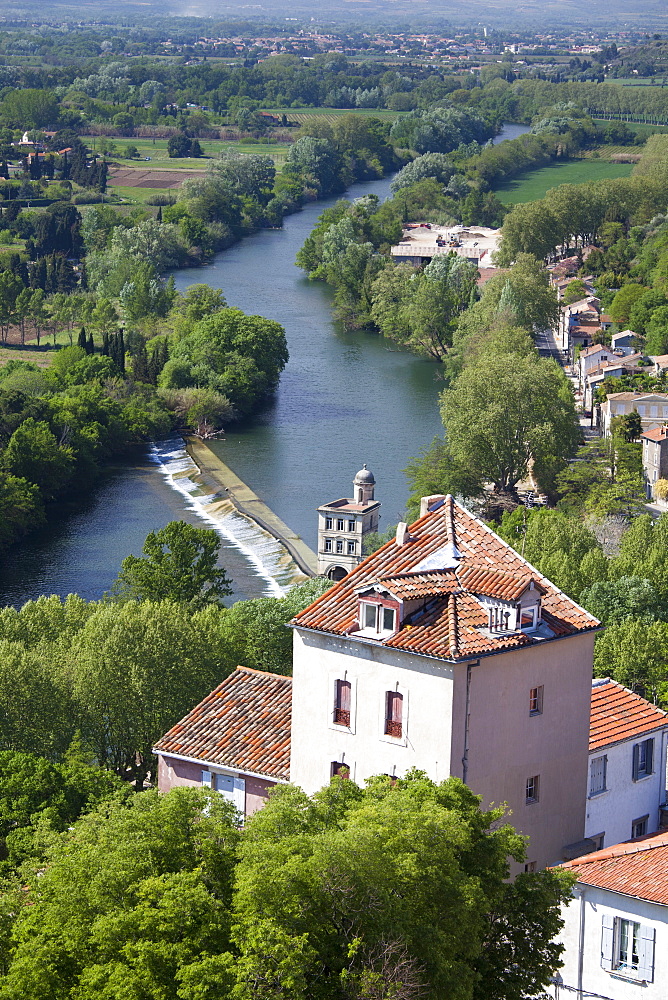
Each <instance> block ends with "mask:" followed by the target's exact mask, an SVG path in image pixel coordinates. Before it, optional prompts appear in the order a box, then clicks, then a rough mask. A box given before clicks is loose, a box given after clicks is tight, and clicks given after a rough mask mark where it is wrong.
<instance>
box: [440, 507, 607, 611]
mask: <svg viewBox="0 0 668 1000" xmlns="http://www.w3.org/2000/svg"><path fill="white" fill-rule="evenodd" d="M452 502H453V503H455V504H457V506H458V507H459V508H460V509H461V510H462V511H464V513H465V514H467V515H468V516H469V517H470V518H471V519H472V520H474V521H476V522H477V523H478V524H479V525H480V526H481V527H482V528H484V529H485V531H486V532H487V534H488V535H492V537H493V538H498V540H499V541H500V542H502V544H503V545H506V546H507V547H508V548H509V549H511V551H512V552H514V553H515V555H516V556H517V558H518V559H520V560H521V561H522V562H523V563H524V565H525V566H528V567H529V568H530V569H531V571H532V572H533V573H536V575H537V576H538V579H539V580H546V581H547V583H548V584H549V586H550V587H552V589H553V590H554V591H556V593H557V594H560V595H561V597H563V598H565V600H567V601H570V602H571V604H574V605H575V607H576V608H577V609H578V611H582V613H583V614H585V615H586V616H587V618H589V619H591V621H592V622H596V624H597V625H599V626H600V624H601V623H600V621H599V620H598V618H595V617H594V615H592V614H591V613H590V612H589V611H587V609H586V608H583V607H582V605H581V604H578V602H577V601H575V600H573V598H572V597H569V596H568V594H565V593H564V591H563V590H561V588H560V587H557V585H556V583H553V582H552V580H548V578H547V577H546V576H545V574H544V573H541V572H540V570H538V569H536V567H535V566H534V565H533V564H532V563H530V562H529V560H528V559H525V558H524V556H522V555H520V553H519V552H518V551H517V549H514V548H513V547H512V545H511V544H510V542H507V541H506V540H505V538H501V535H497V533H496V532H495V531H492V529H491V528H490V527H489V525H488V524H485V522H484V521H483V520H481V518H479V517H477V515H476V514H472V513H471V511H469V510H467V509H466V507H464V506H463V505H462V504H460V503H459V502H458V501H457V500H455V499H454V498H452Z"/></svg>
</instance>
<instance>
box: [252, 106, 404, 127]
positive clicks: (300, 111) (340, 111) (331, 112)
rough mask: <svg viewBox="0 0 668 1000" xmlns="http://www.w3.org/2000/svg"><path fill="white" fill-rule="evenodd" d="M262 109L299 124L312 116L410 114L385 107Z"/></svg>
mask: <svg viewBox="0 0 668 1000" xmlns="http://www.w3.org/2000/svg"><path fill="white" fill-rule="evenodd" d="M262 110H263V111H266V113H267V114H270V115H276V116H280V115H285V116H286V117H287V119H288V121H290V122H297V123H298V124H299V125H304V124H305V123H306V122H308V121H310V120H311V119H312V118H324V119H325V121H328V122H333V121H336V119H337V118H340V117H341V116H342V115H362V116H363V117H365V118H380V119H381V121H385V120H387V119H389V120H390V121H394V120H395V119H397V118H401V117H402V116H403V115H405V114H408V112H407V111H387V110H386V109H385V108H352V109H351V108H262Z"/></svg>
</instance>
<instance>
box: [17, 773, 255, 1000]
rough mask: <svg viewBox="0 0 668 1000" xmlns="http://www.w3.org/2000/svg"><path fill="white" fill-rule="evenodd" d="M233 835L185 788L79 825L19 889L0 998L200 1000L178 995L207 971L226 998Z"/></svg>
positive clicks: (214, 808)
mask: <svg viewBox="0 0 668 1000" xmlns="http://www.w3.org/2000/svg"><path fill="white" fill-rule="evenodd" d="M234 824H235V817H234V810H233V807H232V806H231V805H230V804H229V803H227V802H225V801H224V800H223V799H222V797H221V796H218V795H213V796H212V795H207V793H206V792H204V791H200V790H198V789H185V788H179V789H175V790H174V791H172V792H170V793H169V794H168V795H158V793H157V792H155V791H148V792H144V793H143V794H141V795H136V796H134V797H133V798H132V799H131V800H130V801H129V802H128V803H127V804H125V803H118V802H117V803H111V804H110V805H106V806H103V807H102V808H100V809H99V810H97V811H95V812H93V813H91V814H90V815H88V816H86V817H84V818H83V819H82V820H80V821H79V822H78V823H76V824H75V826H74V829H73V830H72V831H71V832H70V834H69V835H68V836H67V837H64V838H62V839H60V840H59V841H57V842H56V843H55V844H54V846H53V848H52V849H51V851H50V854H49V859H48V864H47V865H46V866H45V867H44V869H43V871H40V872H35V874H34V875H33V876H32V877H31V878H30V881H29V885H28V886H27V891H26V893H25V894H24V895H25V901H26V902H29V903H30V904H31V905H28V906H24V907H23V909H22V910H21V912H20V913H19V915H18V919H17V921H16V926H15V928H14V945H15V951H14V955H13V958H12V961H11V965H10V968H9V971H8V973H7V976H6V977H5V978H4V979H3V981H2V984H1V985H0V996H1V997H3V998H6V1000H8V998H9V997H18V996H25V997H28V996H34V997H38V996H41V997H47V996H48V997H52V998H56V997H65V996H73V995H74V994H75V993H76V995H77V996H78V997H80V998H81V1000H93V998H99V997H101V996H107V997H109V998H111V997H117V998H120V997H121V996H125V997H135V998H139V997H160V998H161V1000H178V998H179V997H180V998H184V997H186V996H203V994H197V993H194V992H186V993H183V992H181V990H180V988H179V983H180V982H181V981H182V980H185V981H188V982H192V981H194V982H198V981H200V979H201V975H202V974H203V971H204V970H205V969H207V968H210V965H211V963H217V971H218V991H217V992H216V993H215V994H212V996H217V997H221V996H222V997H226V996H228V995H229V992H228V984H229V985H231V978H232V976H231V972H229V971H228V972H227V977H225V975H224V974H223V968H224V963H222V962H221V961H220V959H221V957H222V956H224V955H225V954H226V953H227V952H228V950H229V927H230V916H229V909H230V899H231V891H232V876H233V872H234V866H235V856H236V849H237V841H238V837H239V834H238V832H237V830H236V828H235V825H234ZM229 963H231V958H230V959H229V961H228V968H229ZM226 978H227V982H226Z"/></svg>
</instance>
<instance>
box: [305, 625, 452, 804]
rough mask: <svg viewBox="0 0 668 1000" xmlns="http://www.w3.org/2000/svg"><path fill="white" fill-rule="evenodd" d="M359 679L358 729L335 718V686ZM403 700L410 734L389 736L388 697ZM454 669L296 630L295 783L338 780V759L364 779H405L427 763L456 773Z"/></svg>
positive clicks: (437, 774)
mask: <svg viewBox="0 0 668 1000" xmlns="http://www.w3.org/2000/svg"><path fill="white" fill-rule="evenodd" d="M337 679H340V680H348V681H350V682H351V685H352V688H351V720H350V727H344V726H337V725H335V724H334V722H333V709H334V684H335V681H336V680H337ZM389 690H394V691H396V690H398V691H399V692H400V693H401V694H403V696H404V700H403V736H402V738H401V739H393V738H392V737H390V736H385V735H384V733H383V729H384V722H385V697H386V692H387V691H389ZM452 698H453V673H452V666H451V665H450V664H447V663H444V662H443V661H439V660H435V659H434V660H431V659H429V658H428V657H416V656H415V655H414V654H410V653H405V652H402V651H401V650H396V649H389V648H387V647H386V646H381V645H378V644H374V643H371V642H369V643H363V642H360V641H358V640H357V641H356V640H352V639H345V638H342V637H336V636H332V635H325V634H319V633H315V632H307V631H302V630H298V629H295V630H294V647H293V685H292V699H293V700H292V750H291V759H292V765H291V771H290V780H291V781H293V782H295V783H296V784H297V785H301V787H302V788H303V789H304V790H305V791H306V792H307V793H308V794H309V795H312V794H313V793H314V792H316V791H317V790H318V789H319V788H322V786H323V785H326V784H328V782H329V780H330V769H331V765H332V762H333V761H338V762H341V763H343V764H345V765H346V766H348V767H349V768H350V776H351V778H352V779H353V780H354V781H356V782H357V783H358V784H361V783H363V782H364V779H365V778H368V777H371V776H372V775H375V774H396V775H397V776H399V777H402V776H403V775H404V774H405V773H406V771H408V770H409V769H410V768H411V767H417V768H421V769H422V770H424V771H426V772H427V773H428V775H429V777H430V778H432V779H433V780H435V781H443V780H444V779H445V778H447V777H449V775H450V748H451V723H452Z"/></svg>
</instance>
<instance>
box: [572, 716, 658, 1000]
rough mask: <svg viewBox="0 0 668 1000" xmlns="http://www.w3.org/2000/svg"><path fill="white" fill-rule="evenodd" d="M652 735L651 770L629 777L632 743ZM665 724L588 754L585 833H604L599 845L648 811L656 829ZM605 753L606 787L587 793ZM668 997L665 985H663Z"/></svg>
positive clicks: (626, 835) (626, 833)
mask: <svg viewBox="0 0 668 1000" xmlns="http://www.w3.org/2000/svg"><path fill="white" fill-rule="evenodd" d="M651 738H653V739H654V773H653V774H650V775H649V776H648V777H646V778H641V779H640V781H633V747H634V746H635V744H636V743H640V742H642V741H643V740H645V739H651ZM667 744H668V727H667V728H665V729H663V730H661V729H660V730H657V731H655V732H653V733H646V734H645V735H644V736H640V737H635V738H634V739H631V740H625V741H624V742H623V743H618V744H617V745H616V746H612V747H607V748H605V747H604V748H602V749H601V750H597V751H596V753H592V754H590V755H589V764H590V767H589V777H588V783H587V812H586V820H585V837H597V836H599V835H600V834H601V833H604V834H605V839H604V841H603V844H602V845H601V846H603V847H611V846H612V845H613V844H620V843H622V841H624V840H629V839H630V838H631V836H632V829H631V827H632V824H633V821H634V820H636V819H640V818H641V817H642V816H646V815H649V820H648V825H647V833H656V831H657V830H658V829H659V806H661V805H663V804H664V803H665V801H666V747H667ZM602 756H607V758H608V763H607V777H606V786H607V787H606V790H605V791H604V792H600V793H599V794H598V795H590V794H589V790H590V787H591V785H590V781H591V761H592V760H594V759H596V758H598V757H602ZM666 996H667V997H668V987H667V989H666Z"/></svg>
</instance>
